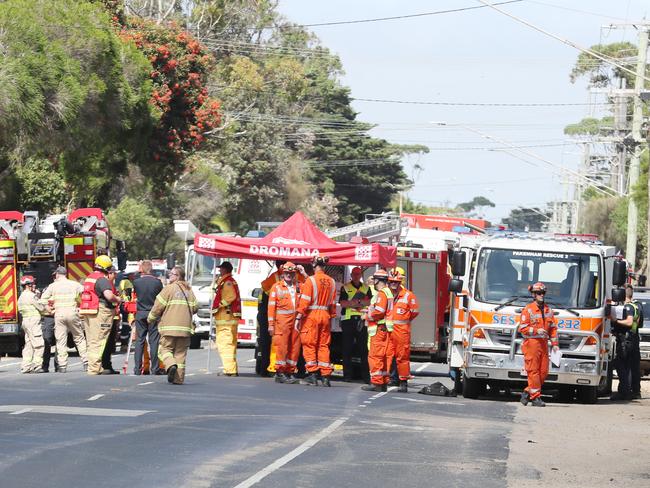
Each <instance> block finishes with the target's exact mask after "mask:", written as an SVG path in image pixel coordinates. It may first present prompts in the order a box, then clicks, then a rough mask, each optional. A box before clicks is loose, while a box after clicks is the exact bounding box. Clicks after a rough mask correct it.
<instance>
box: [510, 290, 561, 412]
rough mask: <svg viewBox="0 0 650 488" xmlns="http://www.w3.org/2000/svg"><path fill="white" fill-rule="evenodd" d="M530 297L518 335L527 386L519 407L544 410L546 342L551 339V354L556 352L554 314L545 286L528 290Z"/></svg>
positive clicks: (522, 316)
mask: <svg viewBox="0 0 650 488" xmlns="http://www.w3.org/2000/svg"><path fill="white" fill-rule="evenodd" d="M528 291H530V293H531V294H532V295H533V301H532V303H529V304H528V305H526V306H525V307H524V309H523V310H522V311H521V317H520V319H519V332H520V333H521V335H522V336H523V338H524V342H523V344H522V346H521V350H522V351H523V353H524V362H525V365H526V373H527V374H528V386H527V387H526V389H524V391H523V392H522V394H521V403H522V404H523V405H524V406H526V405H528V402H531V404H532V405H533V406H534V407H544V406H546V404H545V403H544V401H543V400H542V398H541V396H542V385H543V384H544V381H545V380H546V376H547V375H548V359H549V358H548V341H549V339H550V341H551V345H552V347H553V350H554V351H557V350H558V348H559V346H558V339H557V322H556V320H555V315H554V314H553V310H552V309H551V308H550V307H549V306H548V305H547V304H546V303H545V302H544V296H545V295H546V285H544V283H541V282H538V283H535V284H534V285H532V286H529V287H528Z"/></svg>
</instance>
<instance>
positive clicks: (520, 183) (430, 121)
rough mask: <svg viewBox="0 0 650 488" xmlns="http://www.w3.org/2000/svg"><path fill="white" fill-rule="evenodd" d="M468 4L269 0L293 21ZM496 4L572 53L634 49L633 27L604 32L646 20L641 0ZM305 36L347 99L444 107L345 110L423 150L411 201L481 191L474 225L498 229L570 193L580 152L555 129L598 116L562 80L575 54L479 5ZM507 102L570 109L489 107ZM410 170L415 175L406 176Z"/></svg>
mask: <svg viewBox="0 0 650 488" xmlns="http://www.w3.org/2000/svg"><path fill="white" fill-rule="evenodd" d="M493 1H494V2H496V0H493ZM478 5H481V4H480V2H478V1H476V0H436V1H431V0H429V1H427V0H409V1H398V0H327V1H323V0H321V1H316V0H280V2H279V10H280V12H281V13H282V14H283V15H284V16H285V17H286V18H287V19H289V20H290V21H292V22H295V23H298V24H303V25H304V24H316V23H323V22H336V21H349V20H358V19H370V18H378V17H392V16H400V15H411V14H419V13H425V12H433V11H439V10H448V9H458V8H463V7H474V6H478ZM499 8H501V9H503V10H505V11H507V12H509V13H511V14H514V15H516V16H518V17H521V18H523V19H525V20H527V21H528V22H530V23H532V24H534V25H536V26H538V27H541V28H542V29H544V30H547V31H549V32H551V33H553V34H556V35H557V36H559V37H561V38H563V39H567V40H569V41H572V42H574V43H576V44H578V45H580V46H582V47H591V46H593V45H595V44H599V43H604V44H608V43H612V42H619V41H622V40H625V41H630V42H633V43H635V44H636V42H637V40H638V32H637V31H636V30H635V29H634V27H632V26H627V27H625V28H624V27H623V26H620V27H619V28H615V29H613V28H611V27H610V24H612V23H616V24H627V23H631V22H633V21H639V20H642V19H643V18H644V17H645V18H647V17H648V15H650V2H648V1H647V0H543V1H542V0H539V1H537V0H535V1H534V0H523V1H521V2H518V3H512V4H508V5H503V6H499ZM310 30H311V31H312V32H314V33H315V34H316V35H317V36H318V37H319V38H320V39H321V41H322V43H323V45H325V46H327V47H328V48H329V49H331V50H332V51H333V52H334V53H336V54H338V55H339V56H340V58H341V60H342V63H343V67H344V70H345V74H344V76H343V77H342V80H341V81H342V84H344V85H346V86H348V87H350V89H351V95H352V97H354V98H365V99H381V100H398V101H417V102H437V103H439V102H445V103H451V104H452V105H423V104H396V103H379V102H369V101H361V100H355V101H354V102H353V107H354V108H355V110H356V111H357V112H358V113H359V115H358V119H359V120H362V121H364V122H371V123H373V124H376V125H377V127H376V128H375V129H373V131H372V134H373V135H374V136H377V137H382V138H385V139H386V140H388V141H390V142H394V143H402V144H424V145H426V146H428V147H429V148H430V152H429V153H428V154H426V155H423V156H409V157H408V158H405V160H404V166H405V170H406V172H407V174H408V176H409V177H410V178H413V179H414V180H415V185H414V186H413V187H412V189H410V190H409V191H408V196H409V198H411V199H412V200H414V201H416V202H421V203H424V204H427V205H436V206H437V205H446V206H454V205H455V204H458V203H461V202H466V201H469V200H471V199H472V198H474V197H475V196H478V195H482V196H485V197H487V198H488V199H490V200H491V201H492V202H494V203H495V205H496V206H495V207H494V208H487V209H485V211H484V217H485V218H487V219H489V220H491V221H492V222H498V221H500V219H501V218H502V217H506V216H508V214H509V213H510V211H511V210H512V209H513V208H516V207H519V206H525V207H528V206H540V207H544V206H545V205H546V202H549V201H551V200H554V199H563V198H564V197H565V195H566V194H567V193H566V192H567V191H569V192H570V189H569V190H567V189H566V188H565V186H566V185H565V184H564V183H563V182H565V181H567V179H570V177H567V176H566V175H567V173H566V171H563V169H562V168H569V169H571V170H577V168H578V165H579V162H580V159H581V157H582V154H583V150H582V146H581V145H579V144H576V143H574V142H572V141H571V139H569V138H567V137H566V136H565V135H564V133H563V129H564V127H565V126H566V125H568V124H571V123H575V122H577V121H579V120H581V119H582V118H583V117H585V116H589V115H592V114H594V115H597V116H602V115H604V114H603V112H602V110H603V107H602V105H597V106H591V107H590V106H589V102H590V100H594V97H593V96H590V94H589V91H588V86H587V80H586V79H581V80H578V81H577V82H576V83H575V84H572V83H571V81H570V79H569V73H570V72H571V69H572V68H573V65H574V64H575V61H576V59H577V57H578V54H579V51H578V50H577V49H575V48H573V47H570V46H567V45H565V44H563V43H562V42H560V41H558V40H555V39H553V38H551V37H548V36H546V35H544V34H542V33H539V32H537V31H535V30H533V29H531V28H530V27H527V26H524V25H521V24H519V23H517V22H516V21H514V20H512V19H510V18H508V17H506V16H504V15H503V14H500V13H499V12H496V11H494V10H492V9H490V8H481V9H475V10H467V11H461V12H455V13H447V14H441V15H431V16H421V17H415V18H405V19H397V20H388V21H382V22H368V23H356V24H344V25H333V26H314V27H310ZM600 97H601V98H600V99H599V100H597V101H600V102H602V101H603V99H602V95H600ZM456 103H476V104H496V105H495V106H458V105H453V104H456ZM512 103H524V104H530V103H550V104H577V105H567V106H554V107H504V106H498V104H512ZM594 110H596V111H595V112H594ZM476 131H478V132H476ZM490 138H492V139H490ZM495 139H498V140H499V141H503V142H498V141H496V140H495ZM504 143H505V144H508V143H510V144H513V145H515V146H518V147H521V146H534V147H526V148H525V150H526V151H529V152H533V153H535V154H536V155H539V156H541V157H542V158H544V159H546V160H547V161H548V162H549V163H550V164H549V163H546V162H541V161H539V160H536V159H534V158H531V157H530V156H526V155H524V154H521V153H520V152H516V153H517V154H518V155H519V157H523V158H524V159H525V160H526V161H522V160H521V159H518V158H516V157H514V156H512V155H510V154H507V153H505V152H503V151H502V150H501V149H502V148H504V147H506V146H505V145H504ZM416 164H417V165H419V166H421V167H422V168H423V170H422V171H416V170H414V165H416ZM569 195H570V193H569Z"/></svg>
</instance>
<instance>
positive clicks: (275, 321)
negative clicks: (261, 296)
mask: <svg viewBox="0 0 650 488" xmlns="http://www.w3.org/2000/svg"><path fill="white" fill-rule="evenodd" d="M292 288H293V294H292ZM299 294H300V289H299V288H298V286H296V285H295V284H294V285H293V286H292V287H291V288H290V287H289V286H288V285H287V284H286V283H285V282H284V281H278V282H277V283H275V284H274V285H273V286H272V287H271V290H270V293H269V306H268V318H269V327H273V328H274V331H273V348H274V349H275V371H276V372H277V373H285V374H292V373H295V372H296V369H297V368H296V366H297V365H298V358H299V356H300V334H299V333H298V331H297V330H296V329H295V328H294V323H295V320H296V305H297V304H298V299H299V297H300V295H299Z"/></svg>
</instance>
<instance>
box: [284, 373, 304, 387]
mask: <svg viewBox="0 0 650 488" xmlns="http://www.w3.org/2000/svg"><path fill="white" fill-rule="evenodd" d="M299 381H300V380H299V379H298V378H297V377H296V375H294V374H292V375H289V376H287V379H286V381H285V383H287V384H288V385H295V384H296V383H298V382H299Z"/></svg>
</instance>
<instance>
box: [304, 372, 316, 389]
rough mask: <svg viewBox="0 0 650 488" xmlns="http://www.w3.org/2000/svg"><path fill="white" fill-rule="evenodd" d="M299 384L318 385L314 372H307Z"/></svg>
mask: <svg viewBox="0 0 650 488" xmlns="http://www.w3.org/2000/svg"><path fill="white" fill-rule="evenodd" d="M300 384H301V385H308V386H318V378H317V377H316V373H309V374H308V375H307V377H306V378H305V379H304V380H300Z"/></svg>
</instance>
